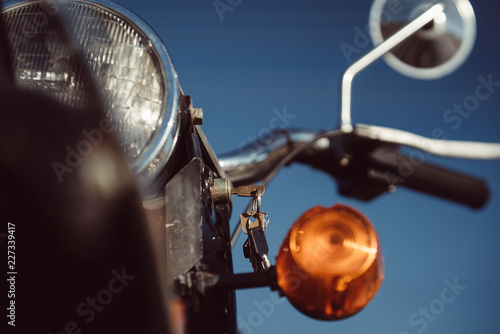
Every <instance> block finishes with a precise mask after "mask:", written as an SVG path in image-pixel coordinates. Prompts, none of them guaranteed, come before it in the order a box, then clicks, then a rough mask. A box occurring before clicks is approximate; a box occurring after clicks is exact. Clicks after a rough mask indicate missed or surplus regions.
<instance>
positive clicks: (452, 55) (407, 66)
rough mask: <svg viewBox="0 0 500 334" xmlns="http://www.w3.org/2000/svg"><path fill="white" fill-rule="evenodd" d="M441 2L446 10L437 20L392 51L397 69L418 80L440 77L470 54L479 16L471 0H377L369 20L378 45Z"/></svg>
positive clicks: (390, 60) (392, 62)
mask: <svg viewBox="0 0 500 334" xmlns="http://www.w3.org/2000/svg"><path fill="white" fill-rule="evenodd" d="M437 3H442V4H443V5H444V10H443V11H442V12H440V13H439V14H437V15H436V17H435V18H434V20H432V21H431V22H429V23H428V24H427V25H425V26H424V27H423V28H422V29H420V30H419V31H417V32H416V33H415V34H413V35H412V36H410V37H409V38H407V39H406V40H405V41H403V42H401V43H400V44H399V45H397V46H396V47H394V48H393V49H392V50H391V51H390V52H388V53H387V54H386V55H385V56H384V58H385V60H386V61H387V63H388V64H389V65H390V66H391V67H393V68H394V69H396V70H397V71H399V72H401V73H403V74H405V75H407V76H409V77H412V78H417V79H438V78H441V77H443V76H445V75H447V74H450V73H451V72H453V71H454V70H455V69H456V68H458V67H459V66H460V65H462V64H463V63H464V62H465V60H466V59H467V57H468V56H469V54H470V52H471V50H472V47H473V46H474V41H475V38H476V18H475V15H474V10H473V9H472V6H471V4H470V2H469V1H468V0H443V1H435V0H424V1H412V0H375V2H374V3H373V5H372V8H371V12H370V19H369V26H370V33H371V37H372V40H373V43H374V44H375V46H377V45H379V44H380V43H382V42H383V41H385V40H386V39H387V38H389V37H390V36H391V35H393V34H394V33H395V32H397V31H398V30H400V29H401V28H402V27H404V26H405V25H407V24H408V23H410V22H411V21H413V20H414V19H416V18H417V17H418V16H419V15H421V14H422V13H423V12H424V11H426V10H427V9H429V8H430V7H432V6H433V5H435V4H437Z"/></svg>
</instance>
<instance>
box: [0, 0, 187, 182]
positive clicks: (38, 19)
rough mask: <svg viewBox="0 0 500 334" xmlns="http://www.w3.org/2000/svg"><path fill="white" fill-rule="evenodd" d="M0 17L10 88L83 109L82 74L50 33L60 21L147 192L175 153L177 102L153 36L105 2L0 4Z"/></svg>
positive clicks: (165, 58) (173, 79)
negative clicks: (10, 74)
mask: <svg viewBox="0 0 500 334" xmlns="http://www.w3.org/2000/svg"><path fill="white" fill-rule="evenodd" d="M2 15H3V18H4V24H5V27H6V31H7V35H8V39H9V41H10V44H11V47H12V62H13V64H12V67H13V69H14V73H15V81H16V84H17V85H18V86H19V87H21V88H27V89H32V90H36V91H39V92H41V93H42V94H46V95H49V96H51V97H52V98H54V99H56V100H58V101H59V102H60V103H62V104H64V105H67V106H71V107H73V108H76V109H78V108H85V107H87V106H88V105H87V104H88V101H89V99H88V96H86V92H87V93H88V90H85V89H84V88H85V87H84V86H85V82H84V78H83V74H82V72H83V71H82V67H81V66H75V62H72V61H71V57H74V53H75V52H74V47H72V46H71V45H68V43H67V41H66V40H64V39H63V38H61V37H60V32H59V34H58V31H57V30H58V29H60V27H58V22H59V21H58V20H60V19H61V18H62V20H63V21H64V22H65V23H66V25H68V27H66V28H69V29H67V30H68V31H69V34H72V35H73V36H70V37H72V39H73V44H76V47H77V48H79V49H80V53H81V54H82V56H83V58H84V59H85V61H86V64H84V66H87V68H86V70H88V71H87V73H88V72H90V74H91V77H92V79H93V80H92V81H93V82H92V84H94V85H96V86H97V87H96V88H97V90H98V91H99V92H100V95H101V96H100V97H101V100H102V103H103V107H104V110H105V112H106V117H107V118H109V119H110V120H111V121H112V123H113V125H114V129H115V132H116V134H117V139H118V142H119V144H120V146H121V148H122V151H123V153H124V155H125V157H126V159H127V161H128V163H129V165H130V166H131V169H132V171H133V172H134V173H135V174H136V176H137V177H138V178H139V180H140V181H141V183H142V184H143V185H145V186H149V185H151V184H152V183H153V181H155V180H156V179H157V177H158V176H159V173H160V172H161V171H162V170H163V169H164V167H165V166H166V165H167V163H168V162H169V160H171V158H172V155H173V152H174V149H175V144H176V141H177V136H178V132H179V112H178V100H179V96H180V94H181V93H180V87H179V84H178V81H177V75H176V73H175V70H174V67H173V64H172V61H171V59H170V56H169V55H168V52H167V50H166V48H165V46H164V45H163V43H162V42H161V41H160V39H159V37H158V36H157V35H156V33H155V32H154V31H153V30H152V29H151V28H150V27H149V26H148V25H147V24H146V23H145V22H144V21H143V20H142V19H140V18H139V17H138V16H137V15H135V14H133V13H132V12H130V11H129V10H127V9H125V8H123V7H121V6H119V5H117V4H115V3H113V2H111V1H107V0H98V1H87V0H69V1H68V0H65V1H51V2H48V1H19V0H17V1H8V2H6V3H5V4H4V10H3V13H2ZM58 36H59V37H58Z"/></svg>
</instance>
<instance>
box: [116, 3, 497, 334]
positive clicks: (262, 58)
mask: <svg viewBox="0 0 500 334" xmlns="http://www.w3.org/2000/svg"><path fill="white" fill-rule="evenodd" d="M118 2H119V3H121V4H123V5H125V6H126V7H128V8H130V9H132V10H133V11H134V12H136V13H137V14H139V15H140V16H141V17H143V18H144V19H145V20H146V21H147V22H149V24H150V25H151V26H152V27H153V28H154V29H155V30H156V31H157V32H158V34H159V35H160V36H161V38H162V39H163V41H164V42H165V44H166V46H167V48H168V50H169V52H170V54H171V56H172V58H173V61H174V65H175V68H176V70H177V73H178V75H179V81H180V83H181V85H182V87H183V89H184V92H185V93H186V94H189V95H191V96H192V98H193V99H194V102H195V105H196V106H197V107H202V108H203V109H204V112H205V119H204V125H203V128H204V130H205V132H206V133H207V136H208V137H209V140H210V142H211V144H212V146H213V147H214V149H215V151H216V152H217V153H222V152H226V151H229V150H232V149H235V148H237V147H238V146H239V145H240V144H241V143H243V142H246V141H248V138H249V137H259V133H263V132H262V131H265V130H264V129H266V128H269V127H270V125H271V120H272V118H273V117H274V114H273V110H275V109H277V110H279V111H283V109H284V108H286V110H287V112H288V113H289V114H292V115H294V116H295V117H294V118H293V119H290V123H289V124H288V125H287V126H288V127H290V128H304V129H312V130H325V129H332V128H333V127H335V126H336V125H337V119H338V105H339V98H338V95H339V94H338V91H339V88H338V84H339V81H340V75H341V73H342V71H343V70H344V69H345V68H346V66H347V65H348V64H349V63H350V62H351V61H352V60H354V57H353V59H351V60H349V59H346V57H345V56H344V54H343V53H342V51H341V49H340V47H339V46H340V44H341V43H342V42H344V43H349V44H351V45H355V44H354V43H355V35H356V32H355V30H354V28H356V27H358V28H361V29H364V27H365V25H366V22H367V18H368V13H369V10H370V6H371V1H369V0H361V1H319V0H318V1H307V2H306V1H294V0H293V1H280V2H277V1H272V2H271V1H263V0H244V1H236V0H233V1H231V2H229V1H227V0H222V2H223V3H226V4H228V3H232V4H238V5H236V6H231V7H232V9H233V10H232V11H227V12H225V13H224V14H223V18H224V20H223V21H221V20H220V17H219V16H218V14H217V12H216V10H215V9H214V6H213V3H212V0H191V1H183V2H182V1H175V2H174V1H166V0H142V1H137V0H126V1H125V0H121V1H118ZM472 4H473V6H474V9H475V11H476V17H477V20H478V38H477V42H476V45H475V48H474V51H473V53H472V55H471V57H470V58H469V60H468V61H467V62H466V64H465V65H464V66H462V67H461V68H460V69H459V70H458V71H457V72H455V73H454V74H452V75H450V76H447V77H445V78H443V79H440V80H437V81H417V80H414V79H409V78H406V77H403V76H402V75H400V74H398V73H396V72H394V71H393V70H392V69H391V68H389V67H388V66H387V65H386V64H385V63H384V62H383V61H379V62H378V63H377V64H375V65H374V66H373V67H371V68H369V69H368V70H366V71H365V72H364V73H363V74H362V75H361V76H360V77H359V78H357V79H356V80H355V82H354V91H353V92H354V93H353V117H354V122H359V123H366V124H377V125H383V126H390V127H396V128H400V129H404V130H408V131H413V132H416V133H419V134H421V135H424V136H431V133H432V131H433V130H434V129H436V128H441V129H443V130H444V132H445V133H446V134H447V136H448V137H449V138H450V139H457V140H482V141H491V142H495V141H496V142H500V127H499V125H500V110H499V107H500V88H497V89H496V90H495V91H494V92H493V93H492V94H491V96H490V97H489V98H488V99H486V100H485V101H481V103H480V105H479V107H478V108H477V110H475V111H474V112H472V113H471V114H470V116H469V117H468V118H464V119H463V121H462V123H461V124H460V126H458V128H456V129H453V128H452V127H451V125H453V124H454V123H447V122H445V121H444V119H443V114H444V113H445V111H446V110H447V109H448V108H451V107H452V106H453V104H455V103H463V101H464V100H465V99H466V98H467V97H468V96H470V95H473V94H474V90H475V88H476V86H477V85H478V84H479V82H478V79H477V78H478V76H483V77H488V75H491V76H492V78H493V80H494V81H497V82H500V65H499V63H498V61H499V60H500V45H499V41H498V35H499V33H500V20H499V18H500V4H499V3H498V2H496V1H491V0H488V1H486V0H480V1H479V0H478V1H472ZM358 44H359V40H358ZM359 45H360V44H359ZM360 49H361V50H362V52H366V51H368V47H367V46H366V47H361V48H360ZM429 160H430V161H435V162H438V163H441V164H444V165H446V166H449V167H453V168H455V169H458V170H462V171H469V172H471V173H473V174H476V175H480V176H482V177H484V178H485V179H487V180H488V181H489V185H490V188H491V190H492V197H491V200H490V202H489V203H488V205H487V206H486V207H485V208H484V209H482V210H480V211H473V210H471V209H468V208H466V207H463V206H460V205H457V204H454V203H450V202H446V201H443V200H440V199H437V198H433V197H430V196H424V195H420V194H418V193H416V192H412V191H409V190H406V189H398V191H397V192H396V193H395V194H386V195H384V196H382V197H380V198H378V199H376V200H374V201H372V202H370V203H362V202H359V201H356V200H351V199H347V198H342V197H340V196H339V195H338V194H337V193H336V184H335V183H334V181H333V180H332V179H330V178H329V177H328V176H327V175H324V174H322V173H320V172H317V171H314V170H311V169H309V168H307V167H304V166H299V165H293V166H291V167H288V168H285V169H284V170H283V171H282V172H281V173H280V174H279V175H278V177H277V178H276V179H275V180H274V181H273V182H272V183H271V185H270V187H268V189H267V191H266V194H265V196H264V198H263V204H262V208H263V210H264V211H266V212H267V213H268V214H269V215H270V217H271V225H270V226H269V229H268V232H267V236H268V241H269V244H270V255H271V259H272V261H273V262H274V257H275V256H276V252H277V249H278V247H279V246H280V244H281V241H282V239H283V237H284V235H285V233H286V231H287V230H288V228H289V227H290V226H291V224H292V223H293V222H294V221H295V220H296V219H297V218H298V217H299V216H300V215H301V214H302V213H303V212H305V211H306V210H307V209H309V208H311V207H312V206H315V205H322V206H331V205H333V204H334V203H345V204H348V205H351V206H354V207H356V208H357V209H359V210H361V211H362V212H363V213H364V214H365V215H366V216H367V217H369V218H370V219H371V221H372V222H373V223H374V225H375V227H376V229H377V231H378V234H379V237H380V239H381V243H382V249H383V254H384V258H385V263H386V277H385V280H384V282H383V284H382V287H381V289H380V291H379V293H378V294H377V296H376V297H375V298H374V300H373V301H372V302H371V303H370V304H369V305H368V307H367V308H366V309H364V310H363V311H362V312H361V313H359V314H358V315H355V316H354V317H352V318H349V319H347V320H343V321H340V322H321V321H316V320H312V319H309V318H307V317H305V316H303V315H302V314H300V313H299V312H298V311H296V310H295V309H294V308H293V307H292V306H291V305H290V304H289V303H288V301H286V300H284V299H283V302H281V303H279V304H273V305H274V309H273V310H271V311H272V312H271V311H269V313H268V312H262V311H259V309H258V307H257V306H256V305H258V304H260V303H262V301H264V300H271V299H270V290H269V289H255V290H248V291H242V292H238V294H237V297H238V317H239V318H240V319H243V321H242V322H240V324H241V325H242V326H243V327H245V328H242V332H243V333H251V332H253V333H287V332H288V333H346V334H349V333H394V334H400V333H411V334H413V333H426V334H431V333H498V328H500V320H499V317H498V314H500V300H499V297H500V286H499V284H498V282H499V281H500V258H499V256H498V255H500V242H499V238H500V219H499V210H500V173H499V171H500V161H459V160H452V159H434V158H429ZM235 202H236V205H235V207H234V210H235V211H234V212H233V219H232V224H234V223H235V222H236V221H237V219H238V216H239V213H241V211H242V210H243V207H244V206H245V205H246V203H245V202H244V201H243V200H242V199H236V200H235ZM242 243H243V240H240V241H239V243H238V244H237V246H236V248H235V250H234V256H233V257H234V262H235V270H236V271H237V272H248V271H250V270H251V266H250V264H249V263H248V262H247V260H246V259H244V258H243V254H242V251H241V247H242ZM454 280H456V284H458V285H460V288H461V290H457V291H456V294H455V295H447V294H445V295H444V297H443V296H442V295H441V292H442V291H443V289H444V288H446V287H447V284H455V283H454ZM445 282H448V283H445ZM448 293H449V292H448ZM453 297H455V298H453ZM445 299H446V300H447V301H448V302H447V303H444V302H443V301H444V300H445ZM450 299H453V301H450ZM443 305H444V307H443ZM426 308H427V309H429V308H430V310H429V311H428V313H427V314H426V313H425V309H426ZM264 313H265V314H264ZM259 314H260V316H259Z"/></svg>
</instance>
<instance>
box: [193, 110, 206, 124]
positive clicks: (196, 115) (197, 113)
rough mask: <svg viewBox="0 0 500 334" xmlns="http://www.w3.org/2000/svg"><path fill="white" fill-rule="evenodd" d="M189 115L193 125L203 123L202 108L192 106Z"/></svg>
mask: <svg viewBox="0 0 500 334" xmlns="http://www.w3.org/2000/svg"><path fill="white" fill-rule="evenodd" d="M191 115H192V117H193V124H194V125H202V124H203V109H201V108H193V109H192V112H191Z"/></svg>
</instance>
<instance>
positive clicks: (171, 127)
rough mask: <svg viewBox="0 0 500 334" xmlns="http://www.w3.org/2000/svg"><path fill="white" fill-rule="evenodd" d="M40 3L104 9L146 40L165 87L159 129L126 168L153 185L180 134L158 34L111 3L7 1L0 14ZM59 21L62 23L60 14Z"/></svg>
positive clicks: (169, 69)
mask: <svg viewBox="0 0 500 334" xmlns="http://www.w3.org/2000/svg"><path fill="white" fill-rule="evenodd" d="M40 3H49V4H52V5H53V6H54V7H55V8H56V10H57V9H58V8H60V7H61V6H64V5H67V4H69V3H81V4H88V5H92V6H96V7H98V8H100V9H103V10H106V11H108V12H110V13H112V14H114V15H116V16H117V17H119V18H120V19H122V20H124V21H126V22H127V24H129V25H131V26H132V27H133V28H135V29H136V30H137V31H140V32H142V33H143V34H144V35H145V36H146V37H147V39H148V41H146V42H149V45H150V46H151V47H152V50H154V52H155V53H156V56H157V57H158V60H159V62H158V64H159V65H160V67H161V69H160V70H161V73H162V76H163V78H162V81H163V84H164V85H165V91H166V93H165V95H166V96H167V97H166V99H165V98H164V102H165V103H164V108H163V110H162V111H161V114H162V115H163V117H161V118H160V119H159V120H158V124H159V126H158V127H157V129H156V130H155V131H154V132H153V134H152V135H151V137H150V139H149V142H148V144H146V146H145V147H144V148H143V150H142V151H141V153H140V154H139V156H138V157H137V158H136V159H135V161H134V162H133V163H132V164H130V165H129V167H130V169H131V171H132V173H133V174H134V175H135V176H136V178H138V180H139V182H140V183H141V186H143V187H145V188H146V189H147V188H149V187H151V186H153V185H154V182H155V181H157V179H158V178H159V177H160V175H161V173H162V171H163V170H164V168H165V166H166V165H167V163H168V161H169V160H170V159H171V158H172V156H173V155H174V152H175V148H176V144H177V141H178V137H179V131H180V111H179V98H180V97H181V95H182V94H181V88H180V85H179V82H178V77H177V73H176V72H175V69H174V66H173V62H172V59H171V57H170V55H169V53H168V51H167V48H166V47H165V45H164V44H163V42H162V41H161V39H160V37H159V36H158V34H157V33H156V32H155V31H154V30H153V29H152V28H151V27H150V26H149V25H148V24H147V23H146V22H145V21H144V20H143V19H142V18H141V17H139V16H138V15H137V14H135V13H133V12H132V11H130V10H129V9H127V8H125V7H123V6H122V5H120V4H118V3H116V2H113V1H111V0H53V1H50V0H48V1H46V0H7V1H3V2H2V13H5V12H6V11H10V10H14V9H16V8H18V7H21V6H25V5H36V4H40ZM56 13H57V14H58V15H61V14H64V10H60V11H56ZM62 18H63V21H64V22H66V20H65V17H64V15H63V16H62Z"/></svg>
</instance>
